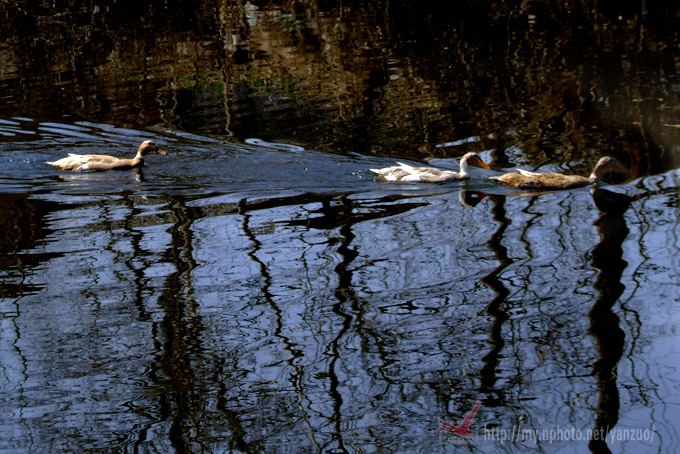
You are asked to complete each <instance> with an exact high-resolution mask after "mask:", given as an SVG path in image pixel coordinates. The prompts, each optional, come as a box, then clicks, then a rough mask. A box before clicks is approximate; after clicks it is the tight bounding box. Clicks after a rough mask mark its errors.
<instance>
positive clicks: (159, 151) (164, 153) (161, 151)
mask: <svg viewBox="0 0 680 454" xmlns="http://www.w3.org/2000/svg"><path fill="white" fill-rule="evenodd" d="M156 153H158V154H162V155H163V156H165V155H166V154H168V153H166V152H165V151H163V150H161V149H158V150H156Z"/></svg>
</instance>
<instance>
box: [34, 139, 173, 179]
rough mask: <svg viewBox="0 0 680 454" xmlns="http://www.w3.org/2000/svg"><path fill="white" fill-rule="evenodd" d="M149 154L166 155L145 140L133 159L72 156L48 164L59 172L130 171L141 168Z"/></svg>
mask: <svg viewBox="0 0 680 454" xmlns="http://www.w3.org/2000/svg"><path fill="white" fill-rule="evenodd" d="M147 153H158V154H161V155H164V154H165V151H161V149H160V148H158V146H157V145H156V144H155V143H153V142H152V141H151V140H145V141H144V142H142V144H141V145H140V146H139V149H138V150H137V155H136V156H135V157H134V158H132V159H120V158H116V157H114V156H107V155H103V154H72V153H69V155H68V156H67V157H65V158H62V159H60V160H58V161H51V162H50V161H48V162H47V164H49V165H51V166H54V167H56V168H57V169H59V170H73V171H75V172H78V171H81V170H90V171H98V170H113V169H116V170H128V169H134V168H137V167H141V166H143V165H144V155H145V154H147Z"/></svg>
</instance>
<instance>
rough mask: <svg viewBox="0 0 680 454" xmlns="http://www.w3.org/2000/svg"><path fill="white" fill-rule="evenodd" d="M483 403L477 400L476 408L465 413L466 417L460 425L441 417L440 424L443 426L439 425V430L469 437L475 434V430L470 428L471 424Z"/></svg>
mask: <svg viewBox="0 0 680 454" xmlns="http://www.w3.org/2000/svg"><path fill="white" fill-rule="evenodd" d="M481 405H482V404H481V403H479V401H477V403H476V404H475V408H473V409H472V410H470V412H469V413H468V414H467V415H465V419H463V423H462V424H461V425H460V426H454V425H453V424H451V423H450V422H446V421H442V420H441V418H440V419H439V424H440V426H441V427H439V429H437V430H441V431H443V432H448V433H451V434H455V435H458V436H460V437H469V436H471V435H474V432H473V431H471V430H470V424H471V423H472V419H473V418H474V417H475V415H476V414H477V410H479V407H480V406H481Z"/></svg>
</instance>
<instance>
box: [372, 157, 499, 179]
mask: <svg viewBox="0 0 680 454" xmlns="http://www.w3.org/2000/svg"><path fill="white" fill-rule="evenodd" d="M397 164H399V165H397V166H392V167H385V168H383V169H369V170H370V171H371V172H373V173H374V174H375V175H376V176H377V177H378V179H379V180H380V181H386V182H390V183H413V182H425V183H439V182H442V181H451V180H465V179H467V178H470V175H469V174H468V165H473V166H478V167H481V168H483V169H487V170H488V169H489V166H488V165H486V163H485V162H484V161H482V158H480V157H479V155H478V154H477V153H474V152H470V153H467V154H465V155H464V156H463V158H462V159H461V160H460V172H453V171H451V170H440V169H435V168H434V167H413V166H410V165H408V164H403V163H401V162H397Z"/></svg>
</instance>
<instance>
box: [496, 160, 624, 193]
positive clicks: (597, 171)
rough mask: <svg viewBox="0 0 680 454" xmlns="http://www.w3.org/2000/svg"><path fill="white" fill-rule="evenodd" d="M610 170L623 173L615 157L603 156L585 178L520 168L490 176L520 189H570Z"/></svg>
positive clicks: (598, 177) (599, 178) (594, 181)
mask: <svg viewBox="0 0 680 454" xmlns="http://www.w3.org/2000/svg"><path fill="white" fill-rule="evenodd" d="M610 172H615V173H618V172H621V173H623V172H625V169H624V168H623V166H621V164H620V163H619V162H618V161H617V160H616V159H614V158H612V157H609V156H605V157H603V158H600V160H599V161H597V164H596V165H595V168H594V169H593V173H591V174H590V176H589V177H587V178H586V177H582V176H580V175H564V174H561V173H538V172H529V171H526V170H521V169H518V170H517V172H510V173H506V174H505V175H500V176H496V177H490V178H491V179H492V180H498V181H500V182H501V183H505V184H507V185H509V186H513V187H515V188H521V189H571V188H578V187H581V186H587V185H589V184H593V183H597V182H598V181H600V180H601V179H602V177H604V176H605V175H607V174H608V173H610Z"/></svg>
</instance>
